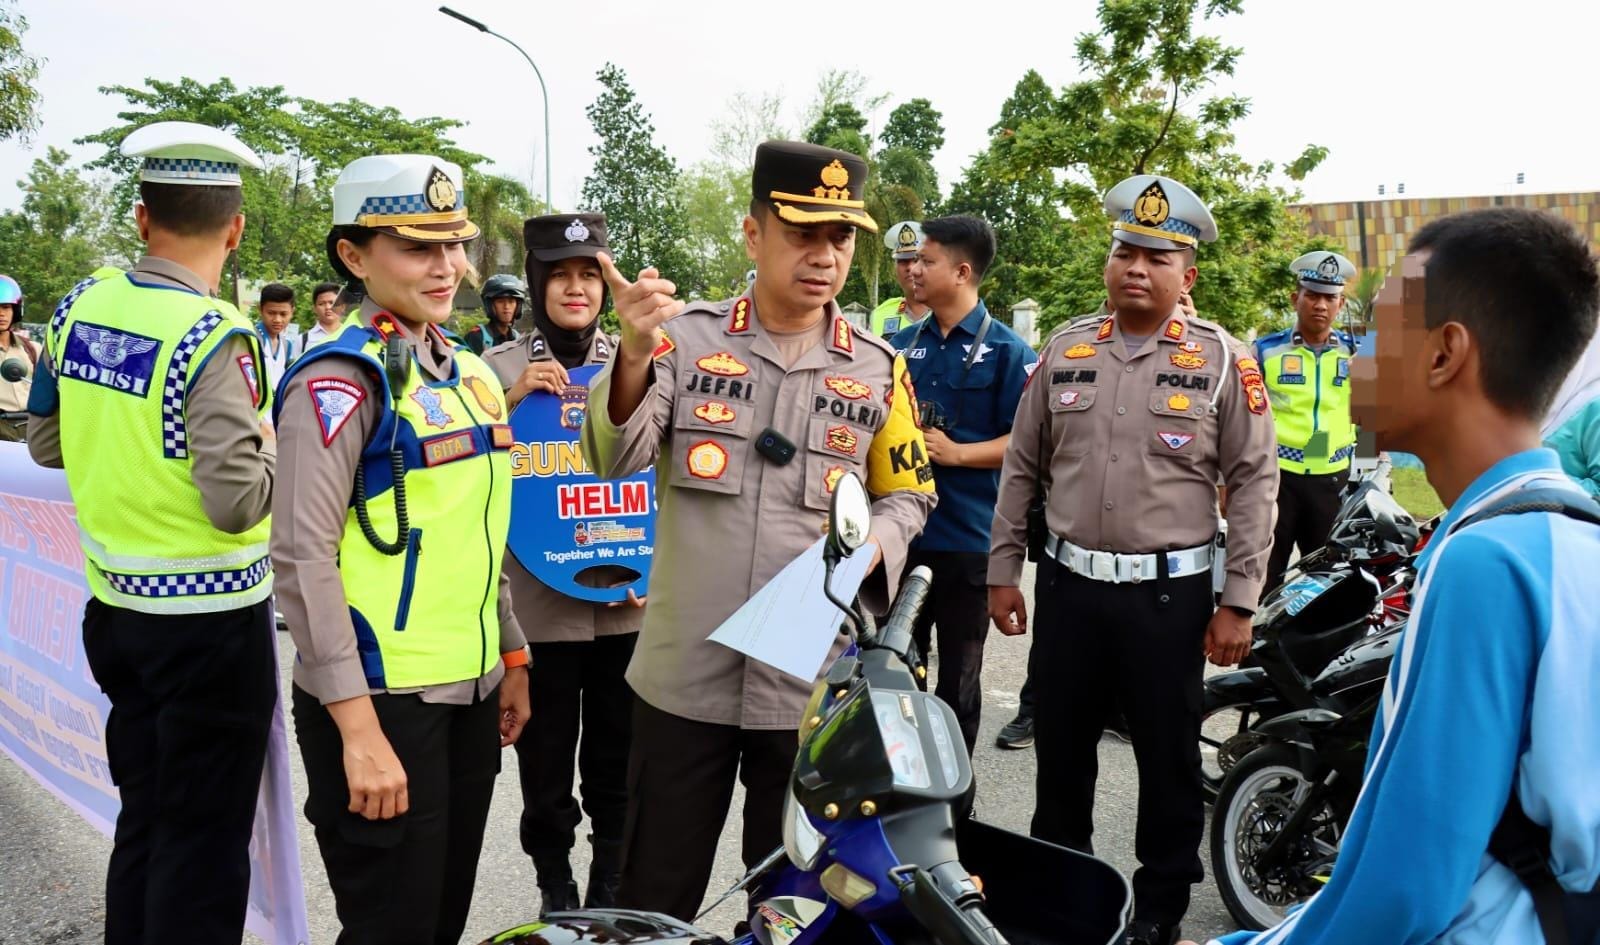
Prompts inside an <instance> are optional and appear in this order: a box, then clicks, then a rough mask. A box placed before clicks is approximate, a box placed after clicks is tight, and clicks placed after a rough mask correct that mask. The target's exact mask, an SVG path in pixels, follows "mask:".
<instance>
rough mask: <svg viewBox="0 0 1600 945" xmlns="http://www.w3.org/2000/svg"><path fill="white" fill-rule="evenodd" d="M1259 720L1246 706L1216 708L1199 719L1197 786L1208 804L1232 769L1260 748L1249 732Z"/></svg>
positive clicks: (1256, 737) (1258, 742)
mask: <svg viewBox="0 0 1600 945" xmlns="http://www.w3.org/2000/svg"><path fill="white" fill-rule="evenodd" d="M1260 721H1261V719H1260V717H1259V716H1258V715H1257V714H1256V713H1255V711H1254V710H1252V709H1251V708H1250V707H1249V706H1244V705H1226V706H1218V707H1217V708H1215V709H1213V710H1211V711H1210V712H1209V713H1208V714H1206V715H1204V716H1203V717H1201V719H1200V787H1201V788H1202V789H1203V790H1204V791H1205V800H1206V803H1207V804H1213V803H1215V802H1216V799H1217V795H1218V794H1219V793H1221V791H1222V781H1223V779H1224V778H1226V777H1227V776H1228V772H1229V771H1230V770H1232V769H1233V766H1234V765H1236V764H1238V762H1239V760H1240V759H1241V758H1244V757H1245V756H1246V755H1248V754H1250V752H1252V751H1254V750H1255V749H1256V748H1257V747H1259V745H1260V736H1258V735H1256V734H1255V733H1254V732H1252V731H1251V729H1252V728H1254V727H1255V726H1256V724H1257V723H1259V722H1260Z"/></svg>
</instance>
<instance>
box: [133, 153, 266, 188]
mask: <svg viewBox="0 0 1600 945" xmlns="http://www.w3.org/2000/svg"><path fill="white" fill-rule="evenodd" d="M140 177H141V178H143V179H144V180H152V181H163V180H215V181H226V182H228V183H233V184H237V183H239V182H240V181H241V180H242V178H241V177H240V176H239V165H237V164H234V163H232V162H230V161H202V160H199V159H196V158H163V157H152V158H145V159H144V172H143V173H142V174H141V175H140Z"/></svg>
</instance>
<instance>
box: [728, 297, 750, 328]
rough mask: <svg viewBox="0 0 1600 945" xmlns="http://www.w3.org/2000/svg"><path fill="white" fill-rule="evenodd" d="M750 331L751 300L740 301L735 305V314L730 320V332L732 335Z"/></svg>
mask: <svg viewBox="0 0 1600 945" xmlns="http://www.w3.org/2000/svg"><path fill="white" fill-rule="evenodd" d="M749 330H750V300H749V299H748V298H743V299H740V300H739V301H737V302H735V303H733V314H732V315H731V316H729V318H728V331H729V332H730V333H731V334H735V335H738V334H743V333H744V332H747V331H749Z"/></svg>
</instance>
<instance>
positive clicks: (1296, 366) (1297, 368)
mask: <svg viewBox="0 0 1600 945" xmlns="http://www.w3.org/2000/svg"><path fill="white" fill-rule="evenodd" d="M1304 372H1305V365H1304V364H1303V363H1302V362H1301V360H1300V356H1299V355H1298V354H1286V355H1284V356H1283V373H1285V374H1301V373H1304Z"/></svg>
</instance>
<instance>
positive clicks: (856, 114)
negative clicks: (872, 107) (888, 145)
mask: <svg viewBox="0 0 1600 945" xmlns="http://www.w3.org/2000/svg"><path fill="white" fill-rule="evenodd" d="M806 140H807V141H809V142H811V143H812V144H820V145H822V146H823V147H827V148H834V149H835V150H838V151H849V152H850V153H851V154H859V155H861V156H862V157H866V156H867V155H868V154H869V153H870V152H871V150H872V136H871V135H869V134H868V133H867V116H865V115H863V114H861V109H859V108H857V107H856V104H855V103H854V102H835V103H834V104H832V105H829V106H828V107H827V108H825V109H823V111H822V114H821V115H818V116H817V120H816V121H815V122H812V124H811V127H810V128H807V129H806Z"/></svg>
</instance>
